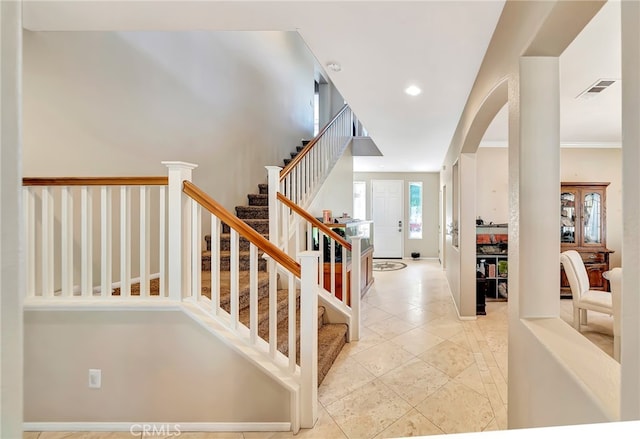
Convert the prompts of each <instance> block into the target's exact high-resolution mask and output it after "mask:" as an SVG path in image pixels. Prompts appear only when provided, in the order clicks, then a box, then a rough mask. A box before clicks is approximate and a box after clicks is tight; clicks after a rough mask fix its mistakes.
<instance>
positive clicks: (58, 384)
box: [12, 310, 291, 437]
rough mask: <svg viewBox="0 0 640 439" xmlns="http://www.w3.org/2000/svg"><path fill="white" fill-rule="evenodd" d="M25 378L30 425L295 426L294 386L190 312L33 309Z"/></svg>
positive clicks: (27, 336) (27, 323)
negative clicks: (97, 379)
mask: <svg viewBox="0 0 640 439" xmlns="http://www.w3.org/2000/svg"><path fill="white" fill-rule="evenodd" d="M90 368H91V369H101V371H102V387H101V388H100V389H89V388H88V371H89V369H90ZM24 374H25V380H24V382H25V389H24V395H25V406H24V407H25V412H24V417H25V422H141V421H144V422H163V421H164V422H177V423H179V422H289V421H290V420H291V419H290V414H289V397H290V395H289V392H288V391H287V390H285V389H284V388H283V387H282V386H281V385H280V384H278V383H276V382H275V381H274V380H272V379H270V378H269V377H267V376H266V375H265V374H264V373H263V372H262V371H260V370H259V369H258V368H257V367H256V366H254V365H252V364H251V363H249V361H248V360H246V359H244V358H243V357H241V356H240V355H239V354H238V353H236V352H235V351H233V350H232V349H231V348H230V347H229V346H227V345H226V344H225V343H223V342H222V341H221V340H219V339H218V338H217V337H215V336H214V335H212V334H211V333H210V332H208V331H207V330H205V329H204V328H203V327H202V326H200V325H199V324H198V323H196V322H195V321H194V320H193V319H191V318H190V317H188V316H187V315H186V314H184V313H183V312H181V311H168V310H167V311H155V312H154V311H132V310H128V311H80V312H79V311H35V310H34V311H26V312H25V372H24ZM12 437H15V436H12Z"/></svg>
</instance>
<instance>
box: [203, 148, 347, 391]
mask: <svg viewBox="0 0 640 439" xmlns="http://www.w3.org/2000/svg"><path fill="white" fill-rule="evenodd" d="M302 148H303V147H302V146H299V147H297V152H295V153H292V154H291V159H285V163H287V162H288V161H290V160H292V159H293V158H294V157H295V156H296V154H297V153H298V152H299V151H300V150H301V149H302ZM258 187H259V191H258V193H257V194H249V195H248V197H247V198H248V205H246V206H236V216H237V217H238V218H240V219H242V220H243V221H244V222H245V223H247V224H248V225H249V226H250V227H252V228H253V229H254V230H256V231H257V232H259V233H260V234H262V235H263V236H264V237H265V238H267V239H268V238H269V236H268V232H269V206H268V195H267V194H268V186H267V185H266V184H260V185H258ZM205 240H206V244H207V246H206V250H205V251H204V252H203V254H202V270H203V273H202V284H203V292H202V294H203V295H205V296H207V297H211V294H210V291H209V290H208V285H210V276H211V236H210V235H207V236H205ZM230 242H231V239H230V230H229V227H228V226H227V225H225V224H223V225H222V233H221V235H220V262H219V263H220V306H221V307H222V308H223V309H225V310H226V311H227V312H229V310H230V272H229V267H230V258H231V249H230ZM260 256H261V255H259V258H258V261H259V262H258V270H259V272H258V335H259V336H260V337H262V338H263V339H264V340H266V341H269V297H268V295H269V279H268V273H267V271H266V270H267V263H266V260H265V259H263V258H262V257H260ZM239 259H240V270H241V271H240V278H239V284H240V300H239V310H240V311H239V314H240V321H241V322H242V323H243V324H245V325H247V326H249V309H250V308H249V241H247V240H245V239H243V238H241V239H240V242H239ZM288 302H289V298H288V290H286V289H283V290H278V301H277V309H278V313H277V316H278V323H277V338H278V342H277V346H278V350H279V351H280V352H282V353H283V354H284V355H287V354H288V351H289V343H288V328H289V322H288V317H287V309H288ZM296 309H297V317H296V326H297V328H299V326H300V319H299V311H300V297H299V291H298V295H297V300H296ZM347 331H348V328H347V325H345V324H342V323H328V322H326V316H325V308H324V307H323V306H319V307H318V385H320V384H321V383H322V380H323V379H324V377H325V376H326V374H327V373H328V372H329V369H330V368H331V365H332V364H333V362H334V360H335V359H336V357H337V356H338V354H339V353H340V351H341V350H342V347H343V346H344V345H345V343H346V340H347ZM296 337H297V339H298V340H299V338H300V331H299V329H298V330H296ZM296 345H297V346H299V343H296ZM296 358H297V361H298V363H299V360H300V352H297V353H296Z"/></svg>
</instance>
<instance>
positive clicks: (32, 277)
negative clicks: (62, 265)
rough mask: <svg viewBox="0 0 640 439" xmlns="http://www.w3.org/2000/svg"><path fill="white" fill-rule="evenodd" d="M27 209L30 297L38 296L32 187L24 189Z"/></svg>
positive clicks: (27, 283)
mask: <svg viewBox="0 0 640 439" xmlns="http://www.w3.org/2000/svg"><path fill="white" fill-rule="evenodd" d="M23 197H24V199H23V200H24V201H23V202H24V209H25V214H24V217H25V230H24V231H25V248H26V258H25V259H26V263H27V267H26V270H25V272H26V275H27V279H26V283H25V285H26V294H27V296H28V297H33V296H35V295H36V239H35V232H36V218H35V211H36V204H35V203H36V202H35V197H34V195H33V191H32V190H31V188H30V187H25V188H24V189H23Z"/></svg>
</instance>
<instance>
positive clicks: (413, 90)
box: [404, 85, 422, 96]
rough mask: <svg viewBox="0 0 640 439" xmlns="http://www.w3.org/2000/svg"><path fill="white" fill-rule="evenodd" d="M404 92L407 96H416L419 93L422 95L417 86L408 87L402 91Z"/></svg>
mask: <svg viewBox="0 0 640 439" xmlns="http://www.w3.org/2000/svg"><path fill="white" fill-rule="evenodd" d="M404 92H405V93H406V94H408V95H409V96H418V95H419V94H420V93H422V90H420V87H418V86H417V85H410V86H409V87H407V88H405V89H404Z"/></svg>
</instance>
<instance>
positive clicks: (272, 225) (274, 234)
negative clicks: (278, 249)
mask: <svg viewBox="0 0 640 439" xmlns="http://www.w3.org/2000/svg"><path fill="white" fill-rule="evenodd" d="M266 169H267V183H268V185H269V186H268V187H269V190H268V194H269V202H268V204H269V241H271V242H272V243H273V244H275V245H278V239H279V236H278V187H279V185H280V171H282V168H281V167H279V166H266Z"/></svg>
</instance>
